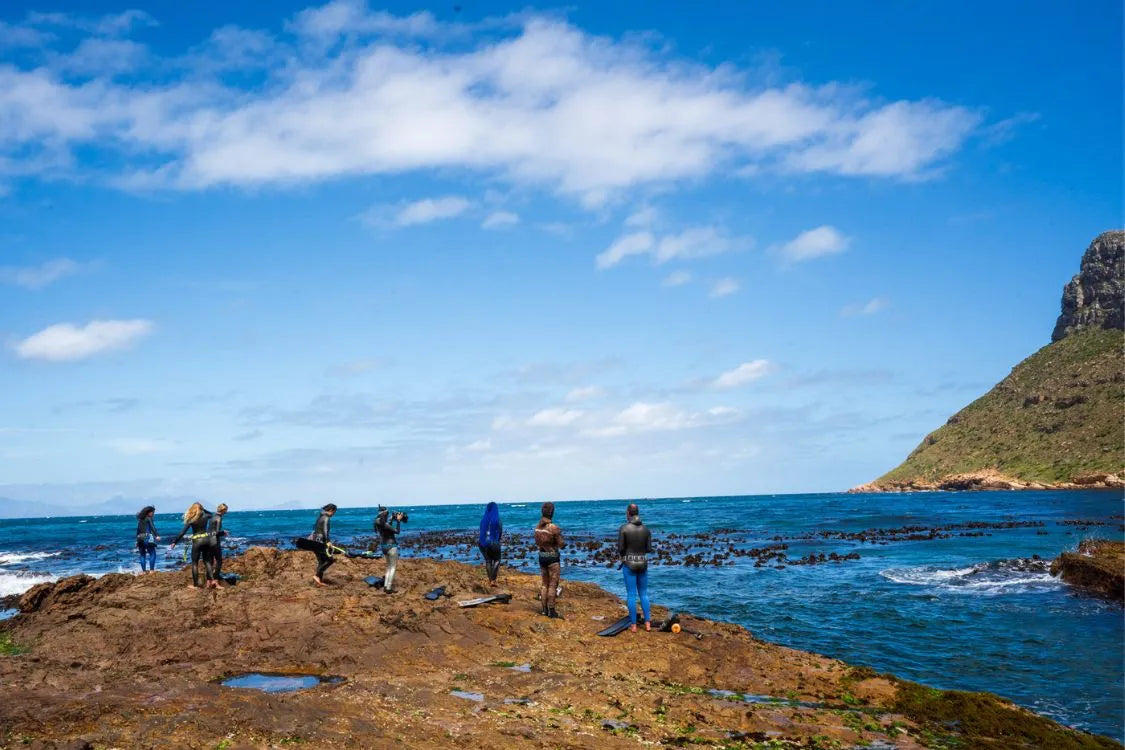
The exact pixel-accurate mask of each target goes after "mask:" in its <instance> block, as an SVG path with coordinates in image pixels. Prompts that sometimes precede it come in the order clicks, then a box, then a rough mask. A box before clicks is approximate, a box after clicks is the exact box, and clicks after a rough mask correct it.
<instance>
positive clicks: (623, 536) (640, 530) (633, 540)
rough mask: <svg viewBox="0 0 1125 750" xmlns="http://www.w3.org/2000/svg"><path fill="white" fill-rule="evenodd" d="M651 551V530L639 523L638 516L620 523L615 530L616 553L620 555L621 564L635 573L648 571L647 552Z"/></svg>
mask: <svg viewBox="0 0 1125 750" xmlns="http://www.w3.org/2000/svg"><path fill="white" fill-rule="evenodd" d="M650 552H652V532H650V531H649V530H648V527H647V526H645V525H644V524H643V523H641V519H640V518H633V519H632V520H631V521H629V522H628V523H624V524H621V528H620V529H618V530H617V554H618V555H619V556H620V557H621V564H622V565H624V566H627V567H628V568H629V570H631V571H633V572H634V573H636V574H637V575H640V574H641V573H645V572H647V571H648V557H647V555H648V553H650Z"/></svg>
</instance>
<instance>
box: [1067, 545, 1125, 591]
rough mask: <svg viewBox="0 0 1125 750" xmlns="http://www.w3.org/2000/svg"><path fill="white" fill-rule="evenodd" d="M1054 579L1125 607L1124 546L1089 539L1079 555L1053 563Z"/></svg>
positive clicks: (1074, 553)
mask: <svg viewBox="0 0 1125 750" xmlns="http://www.w3.org/2000/svg"><path fill="white" fill-rule="evenodd" d="M1051 575H1053V576H1060V577H1061V578H1062V580H1064V581H1066V582H1067V583H1069V584H1071V585H1072V586H1077V587H1079V588H1082V589H1084V590H1086V591H1088V592H1090V593H1091V594H1094V595H1095V596H1100V597H1103V598H1106V599H1115V600H1117V601H1119V602H1122V603H1123V604H1125V542H1114V541H1108V540H1105V539H1087V540H1085V541H1083V542H1082V543H1081V544H1079V545H1078V551H1077V552H1064V553H1062V554H1061V555H1059V557H1058V558H1057V559H1056V560H1055V561H1054V562H1053V563H1051Z"/></svg>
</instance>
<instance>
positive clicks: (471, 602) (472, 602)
mask: <svg viewBox="0 0 1125 750" xmlns="http://www.w3.org/2000/svg"><path fill="white" fill-rule="evenodd" d="M363 581H364V583H366V584H367V585H368V586H370V587H372V588H376V589H378V588H382V587H383V577H382V576H368V577H367V578H364V579H363ZM443 596H453V594H450V593H447V592H446V590H445V586H438V587H437V588H436V589H434V590H433V591H430V592H428V593H427V594H425V595H424V596H423V597H422V598H423V599H427V600H429V601H431V602H436V601H437V600H438V599H440V598H441V597H443ZM511 600H512V595H511V594H493V595H491V596H481V597H478V598H476V599H468V600H466V601H461V602H457V604H458V605H459V606H462V607H477V606H480V605H481V604H490V603H492V602H498V603H500V604H507V603H508V602H510V601H511Z"/></svg>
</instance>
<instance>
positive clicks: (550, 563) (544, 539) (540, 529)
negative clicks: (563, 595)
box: [535, 503, 564, 617]
mask: <svg viewBox="0 0 1125 750" xmlns="http://www.w3.org/2000/svg"><path fill="white" fill-rule="evenodd" d="M540 515H541V516H542V518H540V519H539V523H538V524H536V525H535V546H536V547H538V548H539V573H540V575H542V577H543V586H542V587H541V588H540V591H539V598H540V600H541V601H542V602H543V612H542V614H544V615H546V616H547V617H558V616H559V613H558V612H557V611H556V610H555V597H556V596H558V590H559V575H560V572H561V570H562V557H561V556H560V554H559V550H561V549H562V548H563V546H564V543H563V536H562V529H560V528H559V527H558V526H556V525H555V523H554V521H553V519H554V517H555V504H554V503H543V508H542V509H541V511H540Z"/></svg>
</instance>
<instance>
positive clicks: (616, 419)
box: [582, 401, 740, 438]
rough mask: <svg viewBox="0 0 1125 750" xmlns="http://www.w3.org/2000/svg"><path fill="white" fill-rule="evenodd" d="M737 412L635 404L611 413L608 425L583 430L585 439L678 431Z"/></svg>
mask: <svg viewBox="0 0 1125 750" xmlns="http://www.w3.org/2000/svg"><path fill="white" fill-rule="evenodd" d="M739 416H740V412H739V411H738V410H737V409H734V408H732V407H729V406H714V407H711V408H709V409H705V410H702V411H689V410H687V409H683V408H681V407H678V406H676V405H675V404H671V403H666V402H665V403H646V402H643V401H638V402H637V403H634V404H632V405H631V406H628V407H627V408H625V409H622V410H621V411H619V412H617V413H616V414H614V415H613V416H612V417H611V418H610V419H609V420H608V423H606V424H602V425H600V426H595V427H588V428H586V429H584V430H583V431H582V434H583V435H586V436H588V437H602V438H604V437H619V436H622V435H628V434H630V433H639V432H653V431H677V430H686V429H692V428H697V427H704V426H707V425H713V424H717V423H721V422H730V421H732V420H735V419H738V418H739Z"/></svg>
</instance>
